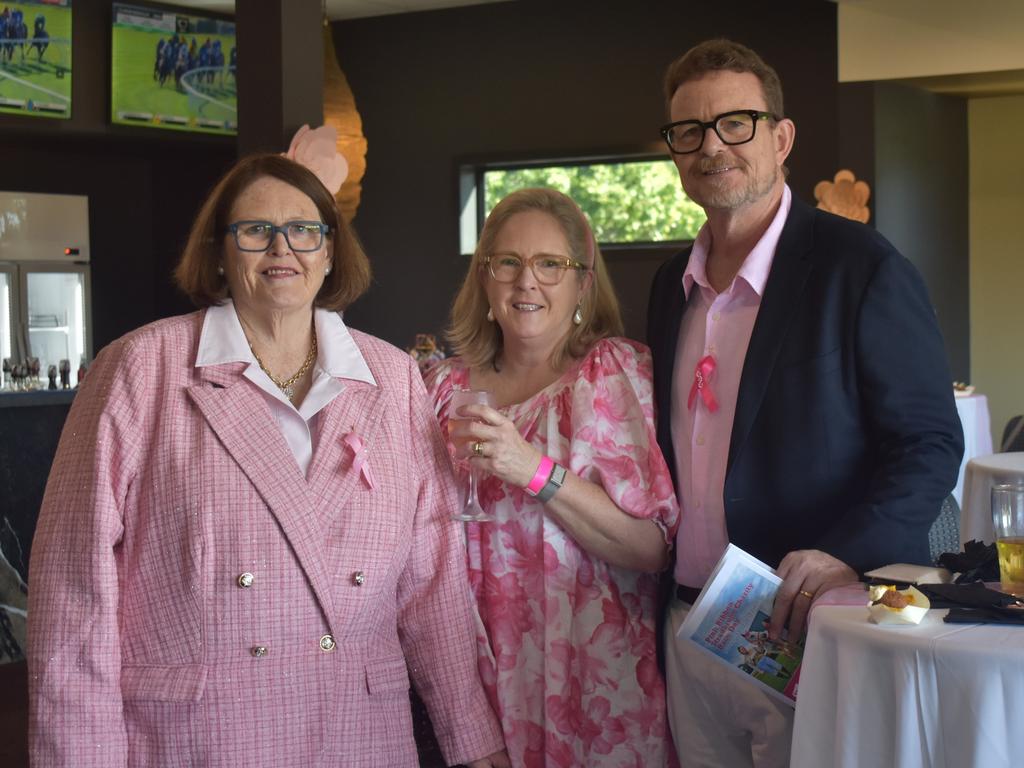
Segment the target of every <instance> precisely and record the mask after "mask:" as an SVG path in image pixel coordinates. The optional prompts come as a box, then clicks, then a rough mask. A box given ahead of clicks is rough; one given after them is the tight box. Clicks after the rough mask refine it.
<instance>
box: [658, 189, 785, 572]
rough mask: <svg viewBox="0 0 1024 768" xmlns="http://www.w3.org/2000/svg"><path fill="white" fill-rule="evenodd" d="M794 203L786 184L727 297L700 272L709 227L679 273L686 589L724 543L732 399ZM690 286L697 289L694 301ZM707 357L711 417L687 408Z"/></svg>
mask: <svg viewBox="0 0 1024 768" xmlns="http://www.w3.org/2000/svg"><path fill="white" fill-rule="evenodd" d="M791 201H792V194H791V193H790V191H789V187H788V186H786V187H785V188H784V189H783V193H782V201H781V203H780V204H779V209H778V211H777V212H776V214H775V218H774V219H772V223H771V224H770V225H769V226H768V229H767V230H765V233H764V235H763V236H762V237H761V239H760V240H759V241H758V242H757V245H755V246H754V248H753V250H751V251H750V253H749V254H748V255H747V258H746V259H745V260H744V261H743V265H742V266H741V267H740V270H739V272H738V273H737V274H736V277H735V278H733V281H732V284H731V285H730V286H729V287H728V288H727V289H726V290H725V291H723V292H722V293H716V292H715V290H714V289H713V288H712V287H711V284H710V283H709V282H708V278H707V273H706V271H705V267H706V264H707V258H708V253H710V251H711V230H710V229H709V228H708V226H707V224H705V225H704V226H703V227H702V228H701V230H700V232H699V233H698V234H697V239H696V241H695V242H694V244H693V252H692V253H691V254H690V261H689V264H688V265H687V267H686V272H685V273H684V274H683V291H684V292H685V294H686V297H687V300H688V306H687V308H686V311H685V312H684V313H683V320H682V323H681V325H680V328H679V345H678V347H677V348H676V357H675V369H674V370H673V374H672V403H673V408H672V419H671V421H672V444H673V445H674V446H675V453H676V481H677V483H678V487H677V488H676V492H677V494H678V496H679V507H680V523H679V532H678V533H677V535H676V569H675V578H676V582H677V583H678V584H682V585H684V586H689V587H698V588H699V587H702V586H704V582H705V581H707V578H708V576H710V575H711V570H712V569H713V568H714V567H715V563H717V562H718V559H719V558H720V557H721V556H722V553H723V552H724V551H725V547H726V545H727V544H728V543H729V532H728V531H727V530H726V526H725V502H724V499H723V494H724V489H725V470H726V465H727V463H728V459H729V439H730V435H731V433H732V422H733V417H734V416H735V415H736V394H737V392H738V391H739V386H740V376H741V374H742V373H743V361H744V359H745V358H746V355H747V345H748V344H749V343H750V334H751V333H752V332H753V330H754V321H755V320H757V312H758V309H760V307H761V297H762V295H763V294H764V287H765V283H766V282H767V281H768V273H769V272H770V271H771V268H772V261H773V260H774V258H775V248H776V246H777V245H778V243H779V237H780V235H781V234H782V227H783V225H784V224H785V223H786V217H787V216H788V215H789V208H790V204H791ZM694 285H696V286H697V288H698V289H699V290H698V293H697V295H696V296H694V297H693V298H692V299H691V298H690V292H691V291H692V290H693V286H694ZM705 355H711V356H712V357H714V359H715V362H716V364H717V368H716V371H715V373H714V375H713V376H712V377H711V379H710V387H711V390H712V392H713V393H714V395H715V398H716V400H717V401H718V409H717V410H716V411H715V412H714V413H712V412H711V411H709V410H708V407H707V405H706V404H705V403H704V401H703V399H702V398H700V397H698V398H696V399H695V400H694V404H693V408H689V407H687V399H688V398H689V395H690V389H691V387H692V386H693V382H694V371H695V369H696V367H697V363H698V362H699V361H700V360H701V359H702V358H703V357H704V356H705Z"/></svg>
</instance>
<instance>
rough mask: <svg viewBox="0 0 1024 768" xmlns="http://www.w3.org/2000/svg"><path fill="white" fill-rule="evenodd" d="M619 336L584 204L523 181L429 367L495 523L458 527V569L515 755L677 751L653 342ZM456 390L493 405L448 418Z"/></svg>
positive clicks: (491, 226) (522, 758)
mask: <svg viewBox="0 0 1024 768" xmlns="http://www.w3.org/2000/svg"><path fill="white" fill-rule="evenodd" d="M621 332H622V321H621V318H620V316H619V310H618V304H617V302H616V299H615V295H614V292H613V290H612V288H611V284H610V282H609V280H608V276H607V273H606V271H605V266H604V262H603V261H602V259H601V256H600V253H599V252H598V249H597V247H596V244H595V242H594V238H593V235H592V233H591V231H590V227H589V224H588V223H587V220H586V218H585V216H584V215H583V213H582V212H581V211H580V209H579V208H578V207H577V206H576V205H575V203H573V202H572V200H571V199H569V198H568V197H566V196H565V195H562V194H561V193H558V192H555V191H553V190H549V189H526V190H520V191H519V192H515V193H513V194H511V195H509V196H508V197H506V198H505V199H504V200H502V201H501V203H499V204H498V205H497V207H495V209H494V211H493V212H492V213H491V215H490V216H489V217H488V219H487V222H486V224H485V226H484V230H483V233H482V234H481V237H480V243H479V245H478V246H477V250H476V253H475V254H474V256H473V262H472V264H471V265H470V268H469V272H468V274H467V275H466V278H465V281H464V282H463V285H462V288H461V289H460V291H459V293H458V295H457V297H456V299H455V303H454V306H453V308H452V326H451V329H450V331H449V339H450V341H451V342H452V345H453V347H454V348H455V350H456V352H457V353H458V357H455V358H451V359H449V360H445V361H442V362H441V363H440V364H439V365H437V366H436V367H434V368H433V369H432V370H431V371H430V372H428V374H427V387H428V389H429V390H430V393H431V395H432V397H433V399H434V403H435V409H436V412H437V415H438V418H439V420H440V422H441V425H442V427H443V428H445V429H450V434H451V438H452V441H453V444H454V445H456V446H460V447H459V448H457V449H456V456H457V458H459V459H466V460H469V461H471V462H472V463H473V464H474V465H475V466H476V467H478V468H479V469H480V470H481V475H482V477H483V480H482V481H481V484H480V499H481V504H482V505H483V507H484V509H485V510H486V511H487V512H489V513H490V514H491V515H492V516H493V517H494V518H495V519H494V521H493V522H484V523H467V524H466V531H467V547H468V561H469V575H470V581H471V584H472V588H473V592H474V595H475V597H476V604H477V607H478V610H479V616H480V619H481V621H482V627H481V628H480V631H479V636H478V642H479V650H480V669H481V675H482V677H483V679H484V682H485V685H486V686H487V688H488V691H489V693H490V695H491V697H492V703H493V704H494V706H495V709H496V711H497V712H498V714H499V717H500V719H501V722H502V727H503V729H504V732H505V740H506V743H507V745H508V750H509V755H510V757H511V759H512V764H513V765H514V766H517V767H519V766H522V767H525V768H535V767H539V766H564V767H565V768H582V767H585V766H600V767H601V768H625V767H626V766H629V767H630V768H634V767H636V768H640V767H643V768H658V767H660V766H665V765H668V764H669V763H670V761H672V762H674V760H672V758H671V757H670V754H669V753H670V750H671V747H670V746H669V744H670V738H669V734H668V729H667V724H666V716H665V688H664V682H663V680H662V678H661V675H660V673H659V672H658V668H657V664H656V662H655V629H654V625H655V616H656V610H657V607H656V591H657V575H656V574H657V573H658V572H659V571H661V570H662V569H664V568H665V566H666V564H667V563H668V560H669V544H668V542H671V541H672V540H673V536H674V533H675V528H676V524H677V517H678V508H677V506H676V499H675V493H674V489H673V486H672V481H671V479H670V477H669V473H668V469H667V467H666V465H665V461H664V459H663V457H662V455H661V451H660V450H659V449H658V445H657V442H656V440H655V433H654V413H653V399H652V387H651V357H650V353H649V351H648V350H647V348H646V347H644V346H643V345H641V344H638V343H636V342H633V341H630V340H627V339H624V338H621V337H620V336H619V334H621ZM456 389H483V390H487V391H489V392H490V393H491V396H492V399H493V401H494V405H495V407H494V408H491V407H488V406H483V405H473V406H464V407H463V408H462V409H461V411H460V414H459V415H460V416H464V417H470V418H468V419H466V418H463V419H459V420H456V421H453V423H452V424H451V425H449V423H448V422H449V418H450V417H451V416H452V414H451V412H450V408H449V406H450V402H451V396H452V392H453V391H454V390H456Z"/></svg>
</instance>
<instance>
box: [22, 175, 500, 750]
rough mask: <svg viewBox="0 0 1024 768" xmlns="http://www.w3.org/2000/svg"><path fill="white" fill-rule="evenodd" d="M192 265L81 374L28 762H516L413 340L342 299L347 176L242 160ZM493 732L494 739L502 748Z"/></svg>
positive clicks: (52, 518) (46, 582)
mask: <svg viewBox="0 0 1024 768" xmlns="http://www.w3.org/2000/svg"><path fill="white" fill-rule="evenodd" d="M177 279H178V282H179V284H180V285H181V287H182V288H183V289H184V290H185V292H186V293H188V294H189V296H190V297H191V298H192V299H193V300H194V301H195V302H196V303H197V305H198V306H200V307H201V308H202V309H201V310H200V311H199V312H196V313H194V314H191V315H185V316H182V317H176V318H171V319H168V320H162V321H159V322H156V323H153V324H151V325H148V326H145V327H143V328H140V329H139V330H137V331H134V332H132V333H129V334H128V335H126V336H124V337H122V338H121V339H118V340H117V341H115V342H114V343H112V344H111V345H109V346H108V347H107V348H106V349H104V350H103V351H102V352H101V353H100V355H99V356H98V357H97V359H96V362H95V364H94V365H93V367H92V369H91V370H90V373H89V377H88V378H87V379H86V381H85V383H84V384H83V385H82V387H81V389H80V391H79V392H78V395H77V396H76V398H75V402H74V406H73V407H72V409H71V413H70V415H69V417H68V421H67V424H66V425H65V428H64V432H63V435H62V437H61V442H60V446H59V448H58V451H57V456H56V459H55V461H54V464H53V469H52V472H51V475H50V480H49V484H48V486H47V490H46V496H45V499H44V501H43V508H42V511H41V514H40V518H39V524H38V529H37V532H36V538H35V542H34V545H33V549H32V561H31V575H30V583H31V585H32V588H31V596H30V606H29V665H30V677H31V683H30V696H31V715H30V717H31V719H30V734H29V738H30V749H31V753H32V760H33V765H34V766H36V767H37V768H40V767H42V766H74V767H75V768H88V767H89V766H96V767H97V768H100V767H102V768H111V767H112V766H132V767H135V766H160V768H171V767H173V766H204V767H206V768H214V767H216V766H245V768H253V767H255V766H267V767H268V768H270V767H271V766H272V767H273V768H281V767H282V766H303V767H305V766H322V767H324V768H326V767H327V766H332V767H336V768H359V767H361V766H380V767H381V768H394V766H415V765H416V764H417V758H416V747H415V744H414V742H413V735H412V724H411V717H410V711H409V692H408V689H409V675H410V673H411V676H412V679H413V681H414V683H415V684H416V687H417V689H418V690H419V693H420V695H421V696H422V698H423V699H424V700H425V702H426V704H427V707H428V710H429V712H430V714H431V717H432V719H433V721H434V726H435V730H436V731H437V733H438V736H439V741H440V744H441V746H442V749H443V750H444V753H445V756H446V758H447V759H448V761H449V762H451V763H457V762H469V763H470V765H472V766H479V767H484V766H505V765H507V759H506V758H505V755H504V753H503V752H502V751H501V750H502V749H503V745H502V738H501V733H500V729H499V727H498V725H497V723H496V722H495V719H494V716H493V714H492V711H491V709H490V707H489V705H488V703H487V699H486V696H485V694H484V691H483V688H482V686H481V681H480V679H479V676H478V672H477V667H476V657H475V646H474V642H475V641H474V629H473V624H472V621H471V618H470V616H471V613H470V595H469V591H468V588H467V586H466V582H465V576H464V571H463V570H462V569H463V564H462V563H463V555H462V551H461V549H460V538H459V531H458V529H457V528H456V524H455V523H453V522H452V521H451V515H452V511H453V510H454V509H455V508H456V506H457V501H456V498H455V494H454V493H453V488H454V484H453V481H452V478H451V475H450V468H449V463H448V460H447V456H446V454H445V448H444V444H443V442H442V440H441V437H440V435H439V431H438V428H437V424H436V422H435V421H434V419H433V415H432V413H431V410H430V406H429V404H428V401H427V398H426V393H425V390H424V387H423V383H422V381H421V378H420V375H419V373H418V371H417V369H416V367H415V365H414V364H413V362H412V361H411V360H410V359H409V357H408V355H406V354H405V353H403V352H401V351H399V350H397V349H395V348H393V347H391V346H389V345H388V344H385V343H384V342H382V341H380V340H378V339H375V338H373V337H371V336H367V335H365V334H361V333H359V332H357V331H352V330H349V329H348V328H347V327H346V326H345V324H344V322H343V321H342V318H341V315H340V311H341V310H343V309H344V308H345V307H347V306H348V305H349V304H350V303H351V302H352V301H353V300H355V299H356V298H357V297H358V296H359V295H360V294H361V293H362V292H363V291H364V289H365V288H366V286H367V284H368V282H369V265H368V263H367V261H366V257H365V256H364V255H363V252H362V250H361V249H360V247H359V245H358V243H357V241H356V240H355V237H354V236H353V234H352V232H351V231H350V230H349V229H348V228H347V226H346V225H345V224H344V223H343V222H342V220H341V218H340V216H339V213H338V209H337V207H336V205H335V201H334V197H333V195H332V194H331V192H330V191H329V190H328V189H326V188H325V187H324V185H323V184H322V183H321V182H320V181H319V180H318V178H317V177H316V176H315V175H313V173H311V172H310V171H309V170H307V169H306V168H304V167H302V166H300V165H298V164H296V163H294V162H292V161H290V160H287V159H285V158H282V157H279V156H276V155H258V156H254V157H250V158H247V159H244V160H242V161H241V162H240V163H239V164H238V165H237V166H236V167H235V168H234V169H232V170H231V171H230V172H229V173H228V174H227V175H226V176H225V177H224V178H223V179H222V180H221V182H220V183H219V184H218V186H217V187H216V188H215V189H214V191H213V193H212V195H211V196H210V198H209V199H208V200H207V202H206V204H205V205H204V206H203V208H202V210H201V211H200V214H199V218H198V220H197V222H196V223H195V226H194V227H193V230H192V234H191V237H190V240H189V243H188V246H187V247H186V250H185V253H184V256H183V258H182V261H181V264H180V265H179V267H178V270H177ZM485 756H489V757H485Z"/></svg>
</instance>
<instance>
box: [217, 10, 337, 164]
mask: <svg viewBox="0 0 1024 768" xmlns="http://www.w3.org/2000/svg"><path fill="white" fill-rule="evenodd" d="M235 23H236V25H237V27H236V34H237V38H238V154H239V156H244V155H247V154H250V153H252V152H283V151H285V150H286V149H288V144H289V142H291V138H292V136H294V135H295V131H297V130H298V129H299V128H300V127H301V126H302V125H303V123H309V124H310V125H311V126H313V127H316V126H318V125H320V124H321V123H322V122H323V83H324V54H323V31H322V24H323V7H322V5H321V2H320V0H245V2H240V3H236V6H235Z"/></svg>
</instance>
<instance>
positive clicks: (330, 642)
mask: <svg viewBox="0 0 1024 768" xmlns="http://www.w3.org/2000/svg"><path fill="white" fill-rule="evenodd" d="M337 647H338V644H337V643H336V642H334V638H333V637H331V636H330V635H324V636H323V637H321V638H320V650H321V651H333V650H334V649H335V648H337Z"/></svg>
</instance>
